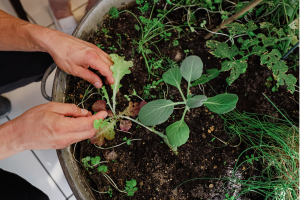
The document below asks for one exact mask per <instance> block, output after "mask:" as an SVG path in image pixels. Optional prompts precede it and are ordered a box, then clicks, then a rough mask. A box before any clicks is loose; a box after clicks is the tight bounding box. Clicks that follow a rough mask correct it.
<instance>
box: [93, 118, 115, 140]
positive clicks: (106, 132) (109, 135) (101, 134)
mask: <svg viewBox="0 0 300 200" xmlns="http://www.w3.org/2000/svg"><path fill="white" fill-rule="evenodd" d="M116 123H117V121H116V120H111V121H110V122H107V123H106V125H105V126H103V128H101V127H100V128H99V129H98V130H97V132H96V134H95V136H94V137H92V138H91V139H90V142H91V143H92V144H97V145H99V146H101V145H103V144H104V143H105V140H104V138H106V139H107V140H112V139H114V137H115V131H114V129H115V125H116Z"/></svg>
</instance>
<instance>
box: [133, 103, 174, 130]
mask: <svg viewBox="0 0 300 200" xmlns="http://www.w3.org/2000/svg"><path fill="white" fill-rule="evenodd" d="M174 105H177V104H176V103H174V102H173V101H171V100H165V99H159V100H155V101H151V102H149V103H147V104H146V105H144V106H143V107H142V108H141V110H140V112H139V119H140V121H141V122H142V123H143V124H144V125H146V126H155V125H158V124H161V123H163V122H165V121H167V120H168V118H169V117H170V115H171V114H172V113H173V110H174Z"/></svg>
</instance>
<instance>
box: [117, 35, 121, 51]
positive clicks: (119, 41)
mask: <svg viewBox="0 0 300 200" xmlns="http://www.w3.org/2000/svg"><path fill="white" fill-rule="evenodd" d="M117 36H119V39H118V41H117V43H118V45H119V46H120V49H122V36H121V34H119V33H117Z"/></svg>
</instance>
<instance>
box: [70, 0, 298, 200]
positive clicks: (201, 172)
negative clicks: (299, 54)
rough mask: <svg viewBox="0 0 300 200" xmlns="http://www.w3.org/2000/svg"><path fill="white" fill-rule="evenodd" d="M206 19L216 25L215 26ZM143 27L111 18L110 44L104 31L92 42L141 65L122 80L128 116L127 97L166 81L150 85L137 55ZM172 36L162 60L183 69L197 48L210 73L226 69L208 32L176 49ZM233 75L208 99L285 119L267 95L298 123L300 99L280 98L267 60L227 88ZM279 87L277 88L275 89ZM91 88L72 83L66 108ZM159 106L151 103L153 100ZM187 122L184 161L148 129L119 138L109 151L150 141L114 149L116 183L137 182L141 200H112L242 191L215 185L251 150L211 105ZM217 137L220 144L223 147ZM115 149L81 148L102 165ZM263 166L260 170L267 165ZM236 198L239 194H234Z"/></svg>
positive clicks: (188, 37) (123, 17)
mask: <svg viewBox="0 0 300 200" xmlns="http://www.w3.org/2000/svg"><path fill="white" fill-rule="evenodd" d="M163 7H164V5H162V4H160V5H158V6H157V8H163ZM128 10H131V11H132V12H133V13H135V14H136V15H137V16H139V15H140V12H139V10H138V9H137V8H131V9H128ZM183 14H185V12H184V11H183V10H178V11H175V12H172V13H170V14H169V15H168V19H169V20H170V21H172V23H173V24H175V25H178V24H183V22H182V17H183ZM147 15H149V13H148V14H147ZM154 16H156V12H154ZM205 17H206V13H205V12H204V11H203V12H202V11H198V12H197V13H196V18H197V19H199V21H198V23H201V22H202V20H203V19H205ZM206 20H207V21H208V19H206ZM167 22H168V21H166V20H165V21H164V23H167ZM220 23H221V21H220V16H219V15H214V14H212V15H211V24H210V25H208V27H207V28H208V29H212V28H214V27H215V26H217V25H219V24H220ZM135 24H137V21H136V19H135V18H134V17H133V16H132V15H131V14H129V13H127V12H124V13H122V14H120V17H119V18H118V19H115V20H112V19H110V20H109V19H106V20H105V21H104V22H103V24H102V26H101V27H102V28H103V27H104V28H106V29H108V30H109V33H108V35H109V37H106V36H105V35H104V33H103V32H102V31H101V28H100V31H98V32H96V33H94V34H92V35H91V37H90V39H89V40H88V41H89V42H91V43H94V44H102V45H103V46H104V47H105V49H104V51H105V52H106V53H108V54H110V53H117V54H119V55H120V54H121V55H122V54H123V55H124V56H125V57H126V60H132V61H133V63H134V66H133V67H132V68H131V74H129V75H126V76H125V77H124V78H123V79H122V81H121V84H122V87H121V88H120V92H119V93H118V95H117V102H118V105H117V110H119V111H123V110H124V109H125V108H126V107H127V106H128V101H127V100H126V98H125V97H124V96H123V95H128V94H131V93H132V91H133V89H135V90H136V91H137V93H138V94H139V95H140V96H142V95H143V91H144V86H146V85H147V84H151V83H152V81H154V80H159V79H160V76H161V74H162V73H163V72H164V71H163V70H160V69H159V70H157V71H155V73H157V75H158V76H159V77H154V76H151V78H150V80H148V72H147V68H146V66H145V61H144V59H143V57H142V55H141V54H139V53H137V51H136V47H137V46H136V45H133V40H134V39H135V40H137V39H138V38H139V35H138V32H137V30H136V29H135V28H134V25H135ZM170 32H171V33H172V36H171V37H170V40H168V41H164V40H161V41H160V42H159V43H157V47H158V49H159V50H160V53H161V54H162V55H164V56H167V57H170V58H171V59H172V60H175V59H176V62H177V64H178V65H180V63H181V61H182V60H183V59H184V58H185V53H184V50H186V49H189V50H190V53H189V55H197V56H199V57H200V58H201V59H202V61H203V63H204V73H205V70H207V69H211V68H218V69H220V68H221V64H220V63H221V60H220V59H217V58H215V57H214V56H213V55H212V54H210V53H209V49H208V48H207V47H206V45H205V43H206V41H205V40H204V39H203V37H204V35H206V33H207V32H206V31H204V30H199V31H198V34H196V33H188V32H189V31H188V29H187V28H184V32H182V33H181V38H180V39H178V41H179V45H178V46H176V47H174V46H173V45H172V41H173V40H174V39H176V38H177V37H178V33H177V32H176V31H175V30H171V31H170ZM124 33H126V34H127V36H126V34H124ZM117 34H121V37H122V49H120V48H119V45H118V44H117V42H116V41H117V40H118V39H119V37H118V36H117ZM214 39H215V40H219V41H225V40H226V39H227V38H225V37H224V38H223V37H214ZM113 45H114V46H115V47H116V48H117V50H109V49H108V47H111V46H113ZM151 50H152V51H154V52H156V53H158V52H157V50H156V48H155V47H154V48H151ZM152 56H153V57H154V55H153V54H148V58H149V59H151V58H152ZM175 57H176V58H175ZM154 58H156V57H154ZM178 58H179V59H178ZM156 60H157V59H156ZM289 72H290V73H293V74H294V75H295V76H296V77H297V78H298V74H297V72H294V71H293V69H291V70H290V71H289ZM228 76H229V73H228V72H223V73H220V75H219V76H218V77H217V78H215V79H213V80H211V81H210V82H209V84H204V90H205V94H206V96H208V97H211V96H215V95H216V94H221V93H225V92H226V91H227V92H228V93H234V94H236V95H238V97H239V101H238V103H237V109H238V110H239V111H241V112H242V111H247V112H252V113H259V114H266V115H272V116H274V117H280V115H279V114H278V112H277V111H276V109H275V108H274V107H273V106H272V104H271V103H270V102H269V101H268V100H266V99H265V97H264V96H263V95H262V93H264V94H265V95H267V96H268V97H269V98H270V99H271V100H272V101H273V102H274V104H275V105H276V106H277V107H278V108H279V109H284V110H285V111H286V112H287V114H288V115H290V116H298V114H299V112H298V104H297V102H298V101H299V98H298V95H297V94H294V95H292V94H291V93H289V92H288V91H287V90H286V88H284V87H280V88H279V91H278V92H272V91H271V88H268V87H267V86H266V79H267V78H268V77H269V76H272V72H271V71H270V70H269V69H267V67H265V66H262V65H260V60H259V57H257V56H252V57H250V59H249V60H248V69H247V71H246V73H244V74H242V75H241V76H240V77H239V78H238V79H237V80H236V81H235V82H234V83H233V84H232V85H231V86H229V87H227V83H226V78H227V77H228ZM272 84H273V85H274V84H275V82H272ZM88 86H89V83H87V82H86V81H84V80H82V79H80V78H77V77H70V78H69V81H68V89H67V94H66V99H68V100H67V101H66V102H68V103H76V104H78V103H80V102H81V99H82V97H83V95H84V93H85V90H86V89H87V87H88ZM106 88H109V86H106ZM186 88H187V83H186V82H185V81H183V83H182V89H183V92H184V94H186ZM212 88H213V89H212ZM163 90H164V91H167V87H166V85H165V84H163V83H161V84H160V86H159V87H157V88H155V89H151V91H150V92H151V95H156V98H153V99H158V98H163V92H162V91H163ZM190 90H191V91H190V92H191V93H193V94H202V91H201V90H200V89H199V88H198V87H192V88H191V89H190ZM93 92H96V89H95V90H93V91H91V92H90V93H93ZM109 92H110V91H109ZM167 98H169V99H172V100H173V101H180V100H181V96H180V94H179V92H178V90H177V89H176V88H175V87H173V86H169V93H168V94H167ZM99 99H101V96H100V95H93V96H91V98H89V99H88V100H87V101H86V102H85V103H84V106H85V108H88V109H89V110H91V107H92V105H93V103H94V102H95V101H97V100H99ZM153 99H152V98H151V97H149V99H147V101H151V100H153ZM132 101H134V102H140V100H139V99H138V98H136V97H132ZM182 112H183V109H175V110H174V113H173V114H172V115H171V117H170V119H169V120H168V121H167V122H166V123H164V124H162V125H159V126H156V127H155V128H156V129H157V130H159V131H162V132H164V130H165V128H166V127H167V126H168V125H170V124H171V123H173V122H175V121H178V120H179V119H180V118H181V114H182ZM185 122H186V123H187V125H188V126H189V128H190V137H189V140H188V142H187V143H186V144H184V145H182V146H181V147H179V154H178V155H177V156H176V155H174V153H173V152H172V151H171V150H170V149H169V148H168V147H167V145H166V144H165V143H163V142H162V139H161V138H160V137H159V136H157V135H156V134H154V133H152V132H150V131H147V130H146V129H145V128H142V127H139V126H137V125H135V124H134V125H133V126H132V128H131V129H130V132H131V133H132V135H130V134H128V133H124V132H120V131H117V130H116V135H115V139H114V140H112V141H107V143H106V144H105V145H104V146H103V147H110V146H114V145H117V144H120V143H122V142H123V140H122V138H124V137H127V138H132V139H142V140H140V141H132V145H129V146H128V145H122V146H120V147H116V148H114V149H113V150H114V151H115V152H116V153H117V155H118V158H117V159H116V160H117V162H109V163H108V164H107V167H108V172H107V175H109V176H110V177H111V178H112V179H113V180H114V181H115V182H116V184H117V185H118V187H119V188H120V189H121V190H123V189H124V187H125V183H126V181H128V180H131V179H136V181H137V183H138V185H137V187H138V191H137V192H136V193H135V194H134V196H133V197H127V196H126V195H124V194H122V193H120V192H118V191H116V190H115V189H114V193H113V197H112V198H110V199H138V200H140V199H151V200H154V199H162V200H164V199H170V200H172V199H174V200H175V199H213V200H217V199H225V194H226V193H227V191H232V189H233V188H234V187H235V186H232V185H230V184H229V183H228V182H226V181H223V180H216V179H207V178H223V177H228V176H230V175H231V170H232V169H233V167H234V165H235V164H236V159H237V158H238V156H239V154H240V153H241V152H242V151H243V150H244V149H245V148H246V146H245V145H244V144H240V145H238V144H239V142H240V141H239V139H238V138H231V136H229V135H228V134H227V133H226V132H225V131H224V127H223V121H222V119H221V118H220V117H219V115H218V114H214V113H211V112H209V111H208V110H207V109H206V107H205V106H202V107H200V108H197V109H191V111H190V112H188V113H187V115H186V117H185ZM212 130H213V131H212ZM213 138H219V139H220V140H218V139H213ZM221 140H222V141H226V142H227V141H230V142H229V144H228V145H224V143H222V142H221ZM235 145H236V146H235ZM113 150H112V149H111V150H100V149H97V148H96V147H95V146H94V145H92V144H90V143H88V142H87V141H83V142H80V143H79V144H78V148H77V153H76V155H77V159H81V158H83V157H86V156H93V157H94V156H97V155H99V156H100V157H101V159H102V160H105V156H104V155H105V154H107V153H108V152H111V151H113ZM243 159H244V158H242V160H243ZM248 167H250V165H245V168H248ZM257 167H258V168H259V167H260V166H257ZM250 171H252V170H250ZM82 172H83V173H86V169H85V168H82ZM239 173H240V174H242V175H241V177H240V178H247V177H248V176H251V175H253V174H251V173H250V172H249V173H247V172H244V173H243V172H239ZM193 178H204V179H202V180H193V181H190V182H187V183H185V184H183V185H182V186H180V187H179V188H177V189H176V190H174V188H176V186H178V185H179V184H180V183H182V182H184V181H186V180H189V179H193ZM205 178H206V179H205ZM87 179H89V183H90V184H91V185H92V187H93V188H94V189H97V190H99V191H102V192H103V191H107V190H108V185H109V184H108V182H107V180H106V179H105V178H104V177H103V176H102V175H101V174H100V173H99V172H97V170H96V169H95V170H94V171H93V170H92V174H90V175H89V178H87ZM93 183H95V184H96V185H95V184H93ZM237 190H238V188H237ZM228 193H229V194H230V195H232V192H228ZM94 194H95V196H96V197H97V198H98V199H108V198H109V196H108V195H107V194H101V195H99V194H98V193H96V192H95V193H94ZM248 198H249V199H260V197H259V196H257V195H256V194H251V196H248V197H242V199H248Z"/></svg>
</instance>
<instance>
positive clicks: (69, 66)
mask: <svg viewBox="0 0 300 200" xmlns="http://www.w3.org/2000/svg"><path fill="white" fill-rule="evenodd" d="M46 51H47V52H48V53H50V55H51V56H52V57H53V59H54V61H55V63H56V64H57V65H58V67H59V68H61V69H62V70H63V71H65V72H66V73H68V74H72V75H73V76H78V77H81V78H83V79H85V80H87V81H88V82H90V83H91V84H93V85H94V86H95V87H96V88H101V87H102V86H103V82H102V80H101V79H100V77H99V76H98V75H96V74H95V73H93V72H92V71H90V70H89V69H87V68H88V67H91V68H93V69H95V70H98V71H99V72H100V74H102V75H103V76H105V77H106V80H105V82H106V83H107V84H113V83H114V78H113V77H112V71H111V70H110V66H112V65H113V62H112V61H111V59H110V57H109V56H108V54H107V53H105V52H104V51H102V50H101V49H100V48H98V47H97V46H95V45H93V44H91V43H88V42H85V41H83V40H80V39H78V38H75V37H73V36H70V35H67V34H65V33H62V32H59V31H55V32H54V34H52V36H51V37H49V39H48V41H46Z"/></svg>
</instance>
